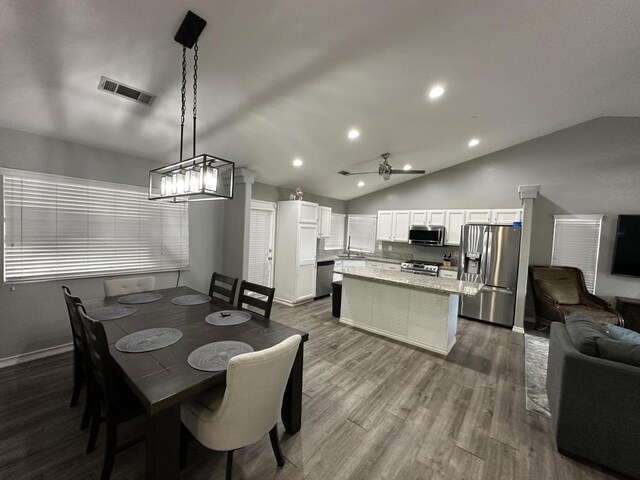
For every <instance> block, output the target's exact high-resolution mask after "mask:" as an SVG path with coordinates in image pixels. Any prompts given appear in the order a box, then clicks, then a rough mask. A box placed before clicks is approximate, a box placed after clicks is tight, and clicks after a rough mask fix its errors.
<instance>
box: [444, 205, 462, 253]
mask: <svg viewBox="0 0 640 480" xmlns="http://www.w3.org/2000/svg"><path fill="white" fill-rule="evenodd" d="M466 213H467V212H466V210H447V211H446V215H445V224H444V243H445V245H460V232H461V230H462V226H463V225H464V224H465V217H466Z"/></svg>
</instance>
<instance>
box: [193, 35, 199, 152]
mask: <svg viewBox="0 0 640 480" xmlns="http://www.w3.org/2000/svg"><path fill="white" fill-rule="evenodd" d="M197 116H198V42H196V44H195V45H194V47H193V156H194V157H195V156H196V117H197Z"/></svg>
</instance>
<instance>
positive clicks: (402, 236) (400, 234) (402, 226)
mask: <svg viewBox="0 0 640 480" xmlns="http://www.w3.org/2000/svg"><path fill="white" fill-rule="evenodd" d="M410 214H411V212H409V211H398V212H393V236H392V237H391V241H392V242H405V243H406V242H408V241H409V219H410Z"/></svg>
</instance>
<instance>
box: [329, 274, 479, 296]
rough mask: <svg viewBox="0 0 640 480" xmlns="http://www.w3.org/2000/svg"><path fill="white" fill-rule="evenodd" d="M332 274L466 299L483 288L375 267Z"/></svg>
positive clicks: (476, 285)
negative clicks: (464, 297) (448, 294)
mask: <svg viewBox="0 0 640 480" xmlns="http://www.w3.org/2000/svg"><path fill="white" fill-rule="evenodd" d="M334 272H336V273H342V275H343V276H344V277H347V278H349V277H351V278H358V279H363V280H369V281H372V282H379V283H385V284H387V285H395V286H399V287H408V288H413V289H416V290H429V291H433V292H441V293H454V294H456V295H463V296H467V297H473V296H475V295H476V294H477V293H478V292H479V291H480V289H481V288H482V287H483V286H484V285H483V284H482V283H471V282H463V281H460V280H454V279H452V278H441V277H431V276H429V275H416V274H415V273H405V272H396V271H393V270H384V269H381V268H375V267H344V268H341V269H336V270H334Z"/></svg>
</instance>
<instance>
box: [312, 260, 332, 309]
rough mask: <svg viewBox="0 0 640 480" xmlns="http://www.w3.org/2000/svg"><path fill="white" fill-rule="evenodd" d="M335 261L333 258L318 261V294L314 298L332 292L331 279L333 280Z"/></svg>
mask: <svg viewBox="0 0 640 480" xmlns="http://www.w3.org/2000/svg"><path fill="white" fill-rule="evenodd" d="M335 263H336V262H334V261H333V260H325V261H322V262H318V265H317V267H318V268H317V272H316V296H315V297H314V300H317V299H318V298H322V297H327V296H329V295H330V294H331V281H332V280H333V267H334V265H335Z"/></svg>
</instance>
